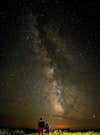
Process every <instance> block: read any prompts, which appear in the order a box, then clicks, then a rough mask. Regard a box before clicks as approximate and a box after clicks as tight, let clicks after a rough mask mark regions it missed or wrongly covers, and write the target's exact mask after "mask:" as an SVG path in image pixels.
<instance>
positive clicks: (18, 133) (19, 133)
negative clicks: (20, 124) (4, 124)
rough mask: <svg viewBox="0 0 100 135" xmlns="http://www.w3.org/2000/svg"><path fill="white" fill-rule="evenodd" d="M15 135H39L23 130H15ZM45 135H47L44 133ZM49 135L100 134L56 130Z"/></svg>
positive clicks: (4, 134)
mask: <svg viewBox="0 0 100 135" xmlns="http://www.w3.org/2000/svg"><path fill="white" fill-rule="evenodd" d="M0 135H12V134H11V132H9V130H5V129H4V130H0ZM13 135H38V133H32V134H25V133H24V132H23V130H15V131H14V132H13ZM44 135H47V134H46V133H44ZM49 135H100V132H94V131H88V132H61V131H59V132H58V131H57V130H55V131H54V132H50V133H49Z"/></svg>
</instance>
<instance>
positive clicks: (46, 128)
mask: <svg viewBox="0 0 100 135" xmlns="http://www.w3.org/2000/svg"><path fill="white" fill-rule="evenodd" d="M45 132H46V134H47V135H49V124H48V123H46V125H45Z"/></svg>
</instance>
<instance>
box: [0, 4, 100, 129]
mask: <svg viewBox="0 0 100 135" xmlns="http://www.w3.org/2000/svg"><path fill="white" fill-rule="evenodd" d="M58 3H59V2H58ZM76 3H77V2H76ZM31 4H32V3H31ZM74 4H75V3H74ZM31 6H32V5H31ZM60 8H61V7H60ZM70 8H72V7H70ZM33 9H34V8H33ZM44 9H45V10H46V8H44ZM61 9H63V8H61ZM45 10H43V12H42V13H40V14H39V13H38V14H35V13H34V12H35V11H34V10H31V8H29V7H24V8H23V11H22V14H21V15H20V16H17V19H16V20H14V17H12V18H13V19H12V20H10V21H11V23H12V27H13V28H14V29H13V28H12V29H11V31H10V28H8V26H7V25H6V24H3V25H4V26H5V25H6V26H7V28H6V27H3V32H2V33H3V39H2V40H1V41H3V45H1V48H0V52H1V53H0V76H1V77H0V107H1V108H2V109H0V116H1V117H2V118H1V120H2V123H3V124H4V125H6V122H4V121H5V120H3V119H6V118H14V119H20V118H21V119H22V121H23V120H26V119H27V120H29V121H30V122H29V123H28V122H26V125H24V124H22V123H23V122H22V123H21V124H22V125H24V126H30V127H32V126H33V125H35V126H36V125H37V120H38V119H39V117H40V116H43V118H44V119H46V120H48V121H49V122H50V123H51V124H52V126H55V124H54V123H56V125H57V123H58V125H59V124H60V125H61V124H62V125H64V124H65V125H68V124H69V125H71V124H72V126H73V127H74V126H75V123H76V124H77V125H78V126H79V123H80V122H82V123H83V125H82V126H83V127H84V126H85V125H87V126H90V125H91V124H90V123H91V121H92V122H94V126H95V121H96V122H98V121H100V109H99V106H100V102H99V101H100V100H99V98H100V91H99V88H100V85H99V81H100V71H99V67H100V64H99V58H100V55H99V50H100V47H99V45H98V44H97V42H96V41H95V40H93V41H92V39H91V36H90V35H91V34H90V35H89V34H84V33H87V30H86V28H87V26H86V27H85V19H84V17H83V18H81V17H80V18H77V17H78V16H77V15H75V14H77V12H75V13H74V12H73V11H72V16H71V18H70V14H69V12H67V13H66V15H65V16H64V15H59V12H60V9H59V10H57V11H59V12H57V11H56V10H55V12H57V13H58V14H57V13H55V14H57V15H55V14H54V16H52V17H51V14H50V17H48V16H49V15H46V16H45V13H47V14H49V12H48V11H49V10H48V11H45ZM79 10H80V8H79ZM50 11H51V10H50ZM61 11H62V10H61ZM68 11H71V9H70V10H68ZM6 12H7V11H5V12H3V11H2V14H3V15H2V16H4V17H2V21H4V22H6V21H5V20H6V19H7V17H9V16H7V15H6V14H7V13H6ZM44 12H45V13H44ZM15 18H16V17H15ZM82 19H83V20H82ZM15 22H16V23H15ZM87 22H88V21H87ZM91 24H92V23H91ZM87 25H88V24H87ZM15 26H16V28H15ZM81 27H82V28H81ZM88 30H89V29H88ZM5 33H6V34H5ZM88 33H89V32H88ZM90 33H91V32H90ZM89 36H90V37H89ZM95 39H97V36H96V38H95ZM98 42H99V40H98ZM27 120H26V121H27ZM33 121H34V122H33ZM12 123H13V125H14V124H15V123H14V122H12ZM27 123H28V124H27ZM73 123H74V124H73ZM82 123H81V124H82ZM84 123H85V124H84ZM86 123H89V124H90V125H88V124H86ZM81 124H80V125H81ZM8 125H10V123H9V122H8ZM15 125H16V124H15ZM19 125H20V124H19ZM76 127H77V126H76Z"/></svg>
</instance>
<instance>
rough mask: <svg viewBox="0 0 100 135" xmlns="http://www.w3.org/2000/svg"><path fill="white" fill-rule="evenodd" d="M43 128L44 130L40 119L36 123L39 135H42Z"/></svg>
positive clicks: (43, 124) (43, 123) (42, 121)
mask: <svg viewBox="0 0 100 135" xmlns="http://www.w3.org/2000/svg"><path fill="white" fill-rule="evenodd" d="M44 128H45V122H44V120H43V119H42V117H41V118H40V120H39V121H38V129H39V135H43V130H44Z"/></svg>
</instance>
